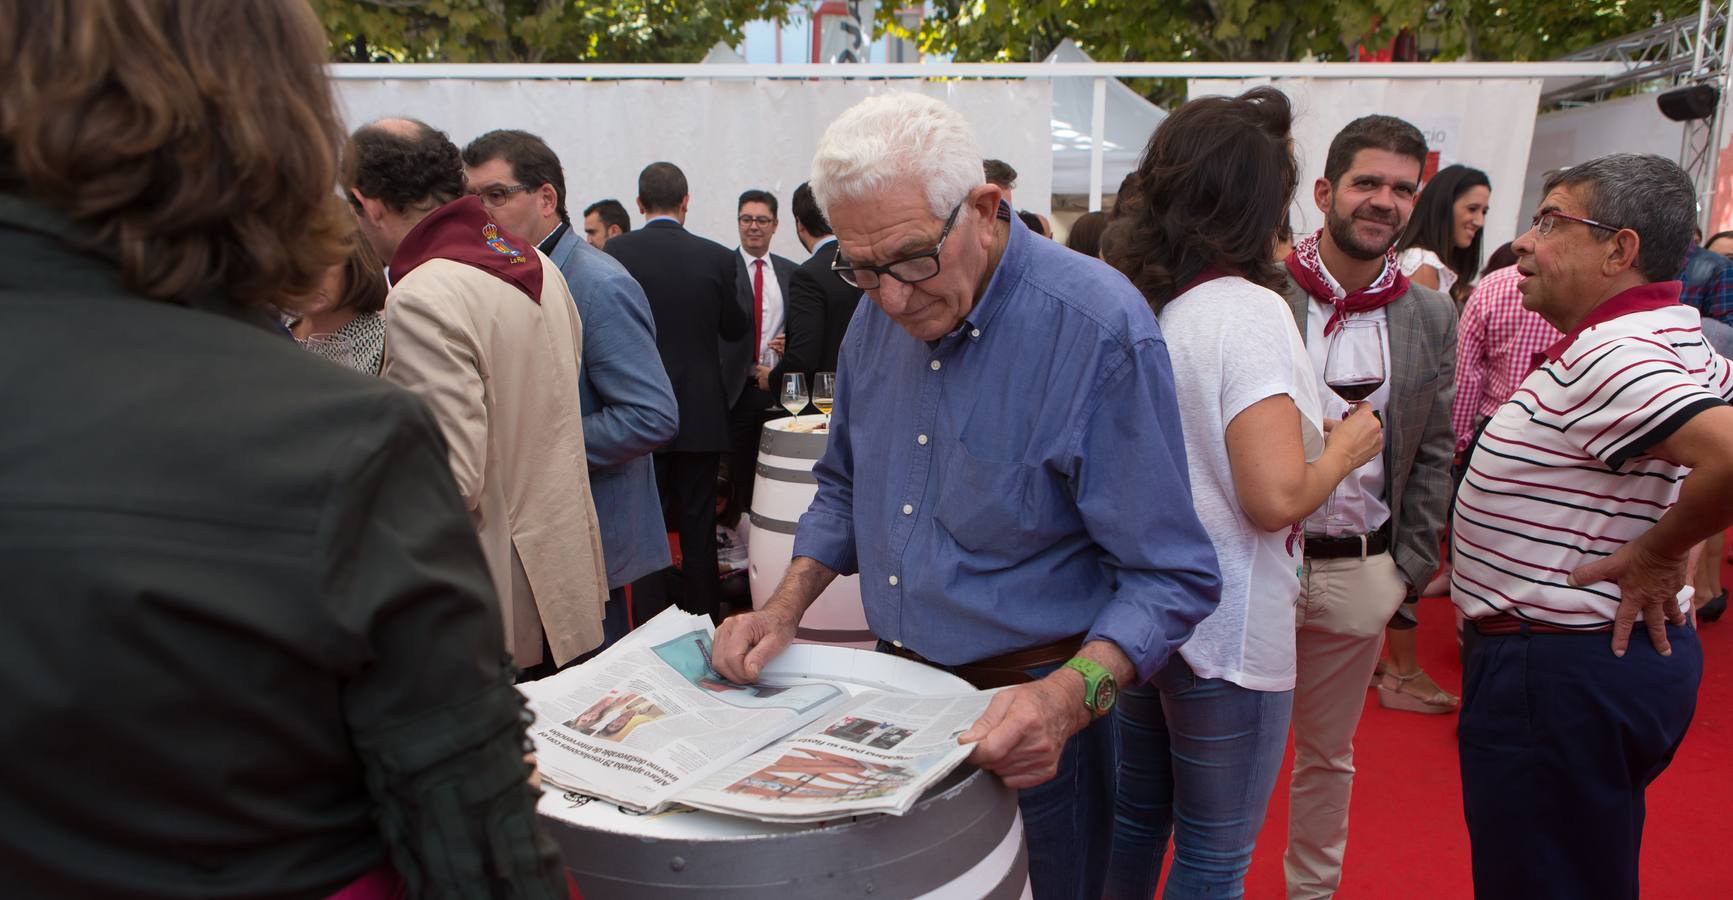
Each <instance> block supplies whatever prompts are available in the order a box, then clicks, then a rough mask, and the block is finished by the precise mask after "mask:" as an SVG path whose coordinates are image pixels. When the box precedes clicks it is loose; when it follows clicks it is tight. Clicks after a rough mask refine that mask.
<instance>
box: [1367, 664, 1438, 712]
mask: <svg viewBox="0 0 1733 900" xmlns="http://www.w3.org/2000/svg"><path fill="white" fill-rule="evenodd" d="M1425 674H1426V672H1425V670H1422V669H1415V670H1414V672H1413V673H1412V674H1408V675H1397V674H1396V673H1394V672H1385V673H1384V680H1383V681H1382V682H1381V683H1380V684H1379V685H1378V705H1379V706H1382V707H1384V708H1385V709H1399V710H1402V711H1404V712H1417V713H1423V714H1426V715H1431V716H1436V715H1442V714H1444V713H1449V712H1455V711H1456V704H1457V699H1456V696H1455V695H1454V694H1452V693H1450V692H1449V691H1446V690H1445V689H1443V688H1441V687H1439V686H1438V685H1436V684H1433V685H1432V694H1431V695H1430V696H1426V697H1416V696H1414V695H1413V694H1410V693H1408V692H1407V691H1406V690H1404V688H1406V687H1407V686H1408V684H1409V683H1410V682H1412V681H1413V680H1414V679H1416V678H1420V677H1422V676H1424V675H1425ZM1431 681H1432V679H1430V678H1428V679H1427V682H1428V683H1431Z"/></svg>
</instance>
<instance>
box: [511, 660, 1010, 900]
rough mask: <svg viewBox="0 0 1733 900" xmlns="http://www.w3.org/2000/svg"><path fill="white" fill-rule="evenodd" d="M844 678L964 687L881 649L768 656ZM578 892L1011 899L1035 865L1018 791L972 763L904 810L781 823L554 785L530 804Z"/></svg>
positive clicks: (720, 899) (732, 898)
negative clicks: (628, 808)
mask: <svg viewBox="0 0 1733 900" xmlns="http://www.w3.org/2000/svg"><path fill="white" fill-rule="evenodd" d="M765 674H766V675H775V676H777V677H779V678H788V677H795V678H799V677H807V676H811V677H819V678H824V679H826V680H831V681H838V682H842V683H844V684H845V685H847V686H848V687H849V688H850V689H851V690H862V689H866V688H881V689H889V690H896V691H902V692H905V693H921V694H950V693H955V692H957V691H964V690H968V688H969V686H968V684H967V683H965V682H963V681H962V680H961V679H959V678H957V677H955V676H953V675H951V674H949V673H947V672H943V671H940V670H938V669H934V668H931V667H929V666H923V665H920V664H918V663H914V662H911V661H909V660H906V659H901V658H899V657H895V656H891V655H889V654H884V653H873V652H871V651H866V650H858V649H852V648H846V647H828V646H821V645H817V644H797V645H794V646H792V647H789V648H788V650H786V651H784V652H783V654H782V655H781V656H779V657H778V658H777V659H776V660H775V661H773V662H772V663H771V664H770V665H769V666H768V667H767V669H766V673H765ZM537 810H538V812H540V813H541V816H542V822H543V824H544V825H545V826H547V828H548V830H549V832H550V833H551V834H552V835H553V837H554V840H555V841H556V842H557V843H558V844H559V846H560V854H561V856H562V858H563V859H564V861H565V865H566V868H567V870H568V871H569V872H570V873H571V876H572V880H573V881H574V882H575V883H576V884H577V886H578V891H579V892H580V893H582V894H583V896H584V900H616V898H618V900H640V898H651V897H656V898H661V897H672V898H682V897H691V898H699V897H702V898H705V900H748V898H750V900H801V898H836V897H863V898H871V900H893V898H894V900H903V898H914V897H919V898H925V900H965V898H968V900H974V898H986V900H1017V898H1027V897H1029V896H1030V893H1029V867H1028V856H1027V851H1026V849H1025V847H1024V843H1023V819H1022V816H1021V815H1019V813H1018V811H1017V792H1016V791H1013V790H1011V789H1010V788H1008V787H1006V786H1005V783H1004V782H1002V781H1000V780H999V779H998V778H996V777H994V776H992V775H990V774H988V773H987V772H983V771H981V770H979V769H975V768H972V767H970V766H967V765H965V766H963V767H961V768H959V769H958V770H957V771H955V772H952V773H951V774H950V775H949V776H948V777H947V778H946V779H945V780H944V781H942V782H940V783H939V784H938V785H935V786H934V787H933V788H932V789H931V790H929V791H928V792H927V793H926V795H925V796H924V797H922V798H921V800H920V802H918V803H917V804H916V805H915V807H914V808H913V809H911V810H909V812H908V813H907V814H906V815H902V816H888V815H871V816H860V817H849V818H843V819H839V820H836V821H834V822H824V823H818V824H810V825H783V824H771V823H766V822H758V821H755V820H752V819H745V818H738V817H734V816H724V815H718V814H714V813H707V812H675V813H663V814H660V815H653V816H639V815H630V814H627V813H625V812H622V811H621V810H620V808H619V807H617V806H615V805H613V804H610V803H607V802H604V801H600V800H590V801H588V802H585V798H582V797H577V796H575V795H567V794H563V793H560V792H557V791H551V792H549V793H546V794H544V795H543V797H542V800H541V803H540V804H539V806H538V807H537Z"/></svg>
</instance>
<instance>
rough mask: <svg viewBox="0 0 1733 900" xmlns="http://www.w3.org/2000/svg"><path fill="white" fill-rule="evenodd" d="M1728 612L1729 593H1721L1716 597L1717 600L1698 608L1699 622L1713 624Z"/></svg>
mask: <svg viewBox="0 0 1733 900" xmlns="http://www.w3.org/2000/svg"><path fill="white" fill-rule="evenodd" d="M1726 611H1727V592H1726V591H1722V592H1721V593H1719V594H1716V595H1715V599H1713V600H1710V601H1709V602H1708V603H1705V604H1703V605H1702V606H1699V607H1697V621H1699V622H1713V621H1715V620H1716V619H1719V618H1721V614H1722V613H1724V612H1726Z"/></svg>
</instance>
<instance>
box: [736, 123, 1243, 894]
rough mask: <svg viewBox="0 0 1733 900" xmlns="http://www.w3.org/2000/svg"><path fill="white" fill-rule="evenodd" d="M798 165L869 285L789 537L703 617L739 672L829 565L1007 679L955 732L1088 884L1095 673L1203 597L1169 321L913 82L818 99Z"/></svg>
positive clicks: (1068, 882)
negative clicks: (820, 128) (773, 563)
mask: <svg viewBox="0 0 1733 900" xmlns="http://www.w3.org/2000/svg"><path fill="white" fill-rule="evenodd" d="M812 190H813V194H814V195H815V197H816V199H817V200H818V205H819V206H820V208H821V209H822V210H823V212H824V214H825V216H826V218H828V219H829V221H830V224H831V227H832V228H833V229H834V230H835V232H836V236H837V245H838V254H837V259H836V262H835V263H834V264H833V268H834V269H835V271H836V272H837V273H838V274H839V275H841V276H842V277H843V279H845V280H846V281H848V282H849V283H851V284H853V285H855V286H856V287H859V288H860V289H861V290H863V291H865V292H866V293H867V296H868V297H870V298H871V299H872V301H873V302H872V303H863V304H861V305H860V307H859V308H858V309H857V310H856V312H855V316H854V319H853V321H852V322H851V323H850V324H849V326H848V331H847V336H846V337H845V338H844V340H843V346H842V352H841V357H840V359H839V361H838V364H837V370H838V371H837V385H836V407H835V411H834V412H833V413H832V416H831V434H830V443H829V447H828V449H827V451H826V454H825V457H824V458H823V459H822V460H820V461H819V463H818V465H817V466H816V467H815V468H814V470H813V474H814V475H815V476H816V478H817V481H818V493H817V497H816V499H815V500H814V501H813V504H812V506H811V508H810V509H808V510H807V512H806V514H805V515H804V516H802V517H801V519H800V525H799V531H798V533H797V535H796V537H795V545H794V553H795V559H794V562H793V563H792V565H791V566H790V567H789V570H788V573H787V575H785V576H784V578H783V580H782V582H781V584H780V585H778V587H777V588H776V590H775V592H774V593H773V594H772V596H771V598H770V599H769V601H768V602H767V603H766V604H765V606H764V608H763V609H762V610H760V611H758V612H754V613H749V614H746V615H742V616H738V617H735V618H732V619H730V620H728V621H727V622H725V623H723V626H722V629H721V630H720V632H719V633H718V634H717V639H716V653H715V661H716V667H717V669H718V670H719V671H720V672H721V673H722V674H723V675H725V676H727V677H729V678H732V679H734V680H737V681H751V680H753V679H754V678H755V677H756V676H757V675H758V673H759V671H760V670H761V669H762V667H763V666H764V664H765V663H767V662H769V661H770V659H771V658H772V657H774V656H775V655H776V654H777V653H779V652H780V651H781V650H782V649H783V648H784V647H786V646H787V645H788V643H789V641H790V640H791V639H793V637H794V636H795V630H796V627H797V625H798V624H799V622H800V619H801V616H802V614H803V613H804V612H805V610H806V608H807V606H808V605H809V604H811V603H812V601H813V600H814V599H815V598H816V597H817V596H818V595H819V592H820V591H822V590H823V589H824V587H825V586H826V585H828V584H829V583H830V582H831V580H832V579H834V578H835V577H836V576H837V575H839V574H847V573H854V572H858V573H860V575H861V580H860V584H861V598H862V601H863V603H864V605H865V607H866V615H867V622H868V624H869V625H870V626H871V628H872V630H873V632H874V633H875V634H876V635H877V636H878V637H879V639H880V649H882V650H884V651H886V652H891V653H897V654H899V655H902V656H905V657H908V658H911V659H915V660H917V661H921V662H926V663H929V664H931V665H936V666H939V667H941V668H945V669H948V670H950V671H951V672H953V673H955V674H957V675H959V676H961V677H963V678H964V679H966V680H968V681H970V682H971V683H973V684H974V685H976V686H977V687H981V688H989V687H1005V688H1006V690H1004V691H1003V692H1001V693H1000V694H999V695H998V696H997V697H996V698H995V699H994V700H993V702H992V704H991V706H989V707H988V709H987V711H986V713H985V714H983V715H982V717H981V719H980V720H979V721H978V722H976V723H975V725H974V727H973V728H971V729H970V730H969V731H968V732H966V733H965V734H963V735H962V736H961V738H960V740H962V741H963V742H965V743H972V744H974V745H975V749H974V752H973V754H972V755H971V756H970V760H971V761H972V762H974V763H975V764H976V765H979V766H981V767H982V768H985V769H987V770H989V771H991V772H994V773H996V774H998V775H999V776H1001V777H1002V778H1004V779H1005V783H1006V784H1008V785H1010V786H1011V787H1013V788H1017V789H1019V790H1020V791H1021V794H1020V797H1019V803H1020V805H1021V808H1022V814H1023V823H1024V830H1025V836H1026V838H1027V840H1028V848H1029V877H1030V880H1031V884H1032V886H1033V889H1034V894H1035V896H1037V897H1041V898H1043V900H1049V898H1064V897H1079V898H1081V897H1089V898H1095V897H1099V896H1100V895H1101V889H1102V882H1103V878H1104V875H1105V869H1106V862H1107V850H1108V846H1109V837H1110V835H1111V832H1112V827H1113V798H1114V790H1115V775H1116V759H1115V755H1116V754H1115V748H1114V734H1113V723H1112V721H1111V720H1110V719H1109V715H1110V713H1111V709H1112V701H1113V695H1114V692H1115V690H1116V687H1117V685H1120V684H1129V683H1132V682H1133V680H1134V679H1135V680H1137V681H1142V680H1145V679H1147V678H1148V677H1149V676H1150V674H1151V673H1152V672H1154V671H1155V670H1157V669H1159V668H1161V666H1162V665H1163V664H1164V663H1165V662H1166V661H1167V659H1168V657H1169V655H1170V654H1171V653H1172V652H1173V651H1174V650H1175V649H1176V648H1178V647H1179V645H1180V644H1181V643H1183V642H1184V641H1185V639H1186V638H1187V637H1188V636H1189V635H1190V634H1191V631H1192V627H1193V626H1194V625H1195V624H1196V623H1197V622H1198V621H1199V620H1201V619H1202V618H1203V617H1205V616H1206V615H1208V614H1209V613H1210V612H1211V611H1212V610H1213V609H1214V608H1215V603H1216V599H1217V595H1218V593H1219V590H1220V576H1219V574H1218V572H1217V567H1216V559H1215V551H1214V549H1213V547H1212V546H1211V544H1210V540H1209V536H1208V535H1207V534H1206V533H1205V532H1204V530H1203V527H1202V525H1201V524H1199V522H1198V519H1197V515H1196V514H1195V513H1194V512H1193V511H1192V504H1191V491H1190V485H1189V480H1188V477H1187V474H1186V471H1187V470H1186V461H1185V449H1184V443H1183V441H1182V439H1181V435H1180V425H1179V411H1178V407H1177V406H1176V404H1175V399H1174V390H1173V376H1172V372H1171V370H1170V367H1169V363H1168V355H1167V349H1166V346H1165V345H1164V344H1163V343H1162V338H1161V331H1160V329H1159V328H1158V327H1157V325H1156V322H1155V317H1154V316H1152V315H1150V312H1149V309H1148V307H1146V306H1145V305H1144V302H1143V298H1142V295H1141V294H1139V293H1138V291H1137V289H1136V288H1135V287H1133V286H1132V285H1131V283H1130V282H1129V281H1127V280H1126V279H1125V278H1124V277H1123V276H1121V275H1120V274H1119V273H1118V272H1116V271H1114V270H1113V269H1111V268H1110V267H1108V266H1107V265H1106V264H1104V263H1102V262H1100V261H1098V260H1095V259H1090V258H1088V257H1085V256H1083V255H1082V254H1078V253H1073V252H1071V251H1069V250H1066V249H1065V248H1064V247H1062V246H1060V245H1058V244H1055V243H1053V242H1051V241H1045V240H1040V239H1038V238H1037V237H1036V236H1034V235H1032V234H1030V232H1029V230H1028V229H1027V228H1025V227H1024V226H1023V225H1022V223H1020V222H1019V221H1017V220H1016V218H1015V217H1014V216H1012V215H1011V211H1010V207H1009V206H1008V205H1007V204H1005V203H1004V202H1002V198H1003V194H1002V192H1001V190H1000V188H998V187H997V186H995V185H992V184H988V183H986V181H985V178H984V176H983V174H982V168H981V152H980V149H979V148H978V146H977V145H976V143H975V139H974V136H973V135H972V134H971V132H970V130H969V127H968V124H967V122H966V121H964V119H963V117H962V116H961V115H960V114H958V113H957V112H955V111H954V110H952V109H950V108H948V107H946V106H945V105H944V104H943V103H941V102H939V101H937V100H934V99H931V98H928V97H924V96H921V95H918V94H912V93H892V94H884V95H880V96H877V97H873V98H870V99H867V100H865V101H862V102H861V103H860V104H858V105H856V106H855V107H853V108H851V109H850V110H848V111H847V112H845V113H843V115H842V116H841V117H839V118H838V119H837V120H836V121H835V122H833V123H831V125H830V127H829V129H827V130H826V131H825V134H824V137H823V138H822V139H821V140H820V142H819V149H818V154H817V157H816V158H815V159H814V161H813V172H812Z"/></svg>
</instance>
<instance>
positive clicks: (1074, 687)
mask: <svg viewBox="0 0 1733 900" xmlns="http://www.w3.org/2000/svg"><path fill="white" fill-rule="evenodd" d="M1055 676H1058V677H1055ZM1089 721H1090V716H1089V710H1087V709H1085V708H1084V706H1083V679H1082V678H1081V677H1080V676H1078V674H1077V673H1076V672H1073V671H1071V670H1070V669H1061V670H1059V671H1058V672H1055V673H1053V675H1049V676H1047V677H1046V678H1043V679H1041V680H1039V681H1034V682H1030V683H1029V684H1020V685H1017V686H1016V687H1011V688H1006V689H1004V690H1002V691H1000V692H999V693H998V694H997V695H995V696H994V697H993V702H992V703H990V704H988V705H987V711H986V712H984V713H982V714H981V718H979V719H977V720H975V724H974V726H973V727H971V728H970V729H969V730H968V731H966V732H964V733H963V735H962V736H961V737H959V738H958V739H957V740H958V741H960V742H961V743H964V744H969V743H972V744H974V745H975V749H974V751H973V752H971V753H970V754H969V762H971V763H974V764H975V765H977V766H980V767H981V768H983V769H986V770H987V771H989V772H992V773H993V774H995V775H997V776H999V777H1000V778H1003V779H1005V784H1006V785H1007V786H1008V787H1012V788H1017V789H1022V788H1027V787H1034V786H1035V785H1038V784H1041V783H1043V782H1045V781H1047V780H1048V779H1051V778H1052V777H1053V776H1054V775H1056V774H1058V771H1059V754H1060V753H1061V751H1063V750H1064V749H1065V742H1066V741H1067V740H1070V739H1071V736H1072V735H1073V734H1076V733H1077V732H1079V731H1082V730H1083V728H1084V726H1087V725H1088V724H1089Z"/></svg>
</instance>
